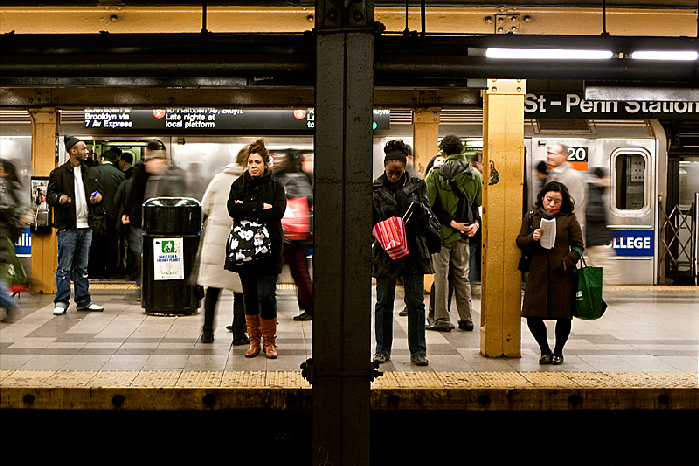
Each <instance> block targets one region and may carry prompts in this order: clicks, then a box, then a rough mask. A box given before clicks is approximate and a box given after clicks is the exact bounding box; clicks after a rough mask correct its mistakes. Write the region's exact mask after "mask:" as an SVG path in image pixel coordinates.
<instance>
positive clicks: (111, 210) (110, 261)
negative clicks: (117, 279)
mask: <svg viewBox="0 0 699 466" xmlns="http://www.w3.org/2000/svg"><path fill="white" fill-rule="evenodd" d="M116 163H117V154H115V153H114V152H112V151H111V150H108V151H105V152H104V153H103V154H102V163H101V164H100V165H98V166H96V167H95V170H96V171H97V173H98V175H99V181H100V186H101V187H102V191H103V192H104V202H103V203H102V208H103V212H102V216H101V217H102V218H101V219H100V224H101V227H100V228H95V229H94V230H93V232H92V246H91V248H90V265H89V267H90V276H91V277H92V278H112V277H114V274H115V273H116V271H117V264H118V261H119V235H118V233H117V217H118V216H119V210H118V207H117V205H116V204H115V202H114V199H115V198H116V194H117V190H118V189H119V185H121V183H122V182H123V181H124V173H123V172H122V171H121V170H119V168H117V167H116Z"/></svg>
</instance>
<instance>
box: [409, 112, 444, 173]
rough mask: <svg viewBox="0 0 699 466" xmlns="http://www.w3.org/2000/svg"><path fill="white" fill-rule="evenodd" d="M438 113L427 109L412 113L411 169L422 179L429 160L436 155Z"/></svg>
mask: <svg viewBox="0 0 699 466" xmlns="http://www.w3.org/2000/svg"><path fill="white" fill-rule="evenodd" d="M440 111H441V109H439V108H427V109H424V110H415V111H414V112H413V167H414V168H415V171H416V172H418V174H419V175H420V176H422V177H423V178H424V176H425V168H427V164H428V163H429V162H430V159H431V158H432V157H434V156H435V155H437V145H438V144H439V112H440Z"/></svg>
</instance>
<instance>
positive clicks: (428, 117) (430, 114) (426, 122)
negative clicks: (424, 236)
mask: <svg viewBox="0 0 699 466" xmlns="http://www.w3.org/2000/svg"><path fill="white" fill-rule="evenodd" d="M440 111H441V109H440V108H427V109H424V110H415V111H414V112H413V168H415V171H416V172H417V173H418V175H419V176H421V177H423V178H424V177H425V175H426V173H425V169H426V168H427V164H428V163H430V159H431V158H432V157H434V156H435V155H437V150H438V145H439V120H440V115H439V113H440ZM432 283H434V275H433V274H429V275H425V280H424V284H425V290H427V291H429V290H430V288H432Z"/></svg>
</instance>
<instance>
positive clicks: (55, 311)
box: [53, 306, 68, 316]
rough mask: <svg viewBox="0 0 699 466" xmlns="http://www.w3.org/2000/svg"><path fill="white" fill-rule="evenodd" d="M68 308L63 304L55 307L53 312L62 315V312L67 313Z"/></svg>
mask: <svg viewBox="0 0 699 466" xmlns="http://www.w3.org/2000/svg"><path fill="white" fill-rule="evenodd" d="M67 310H68V309H67V308H65V307H62V306H56V307H54V308H53V314H54V315H57V316H60V315H61V314H65V313H66V311H67Z"/></svg>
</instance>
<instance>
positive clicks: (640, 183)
mask: <svg viewBox="0 0 699 466" xmlns="http://www.w3.org/2000/svg"><path fill="white" fill-rule="evenodd" d="M620 142H622V141H613V140H612V141H605V146H606V147H605V153H607V154H609V167H610V171H611V176H610V179H611V186H610V189H609V194H610V196H609V211H610V217H609V219H610V220H609V227H610V228H611V229H612V230H613V233H614V240H613V244H612V246H613V248H614V250H615V252H616V258H617V261H618V266H617V268H618V269H619V272H620V273H619V275H620V277H621V280H622V282H621V283H617V284H626V285H631V284H643V285H652V284H654V283H655V282H656V279H657V269H658V264H657V257H658V249H659V241H658V240H659V238H658V236H657V228H656V227H657V214H658V210H657V206H656V205H655V202H654V199H656V198H657V197H656V185H655V183H654V182H653V179H654V173H655V170H654V167H655V156H654V152H653V151H652V148H651V147H639V146H638V145H637V144H638V143H635V144H634V146H631V145H627V146H623V145H622V146H620V145H619V144H620Z"/></svg>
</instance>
